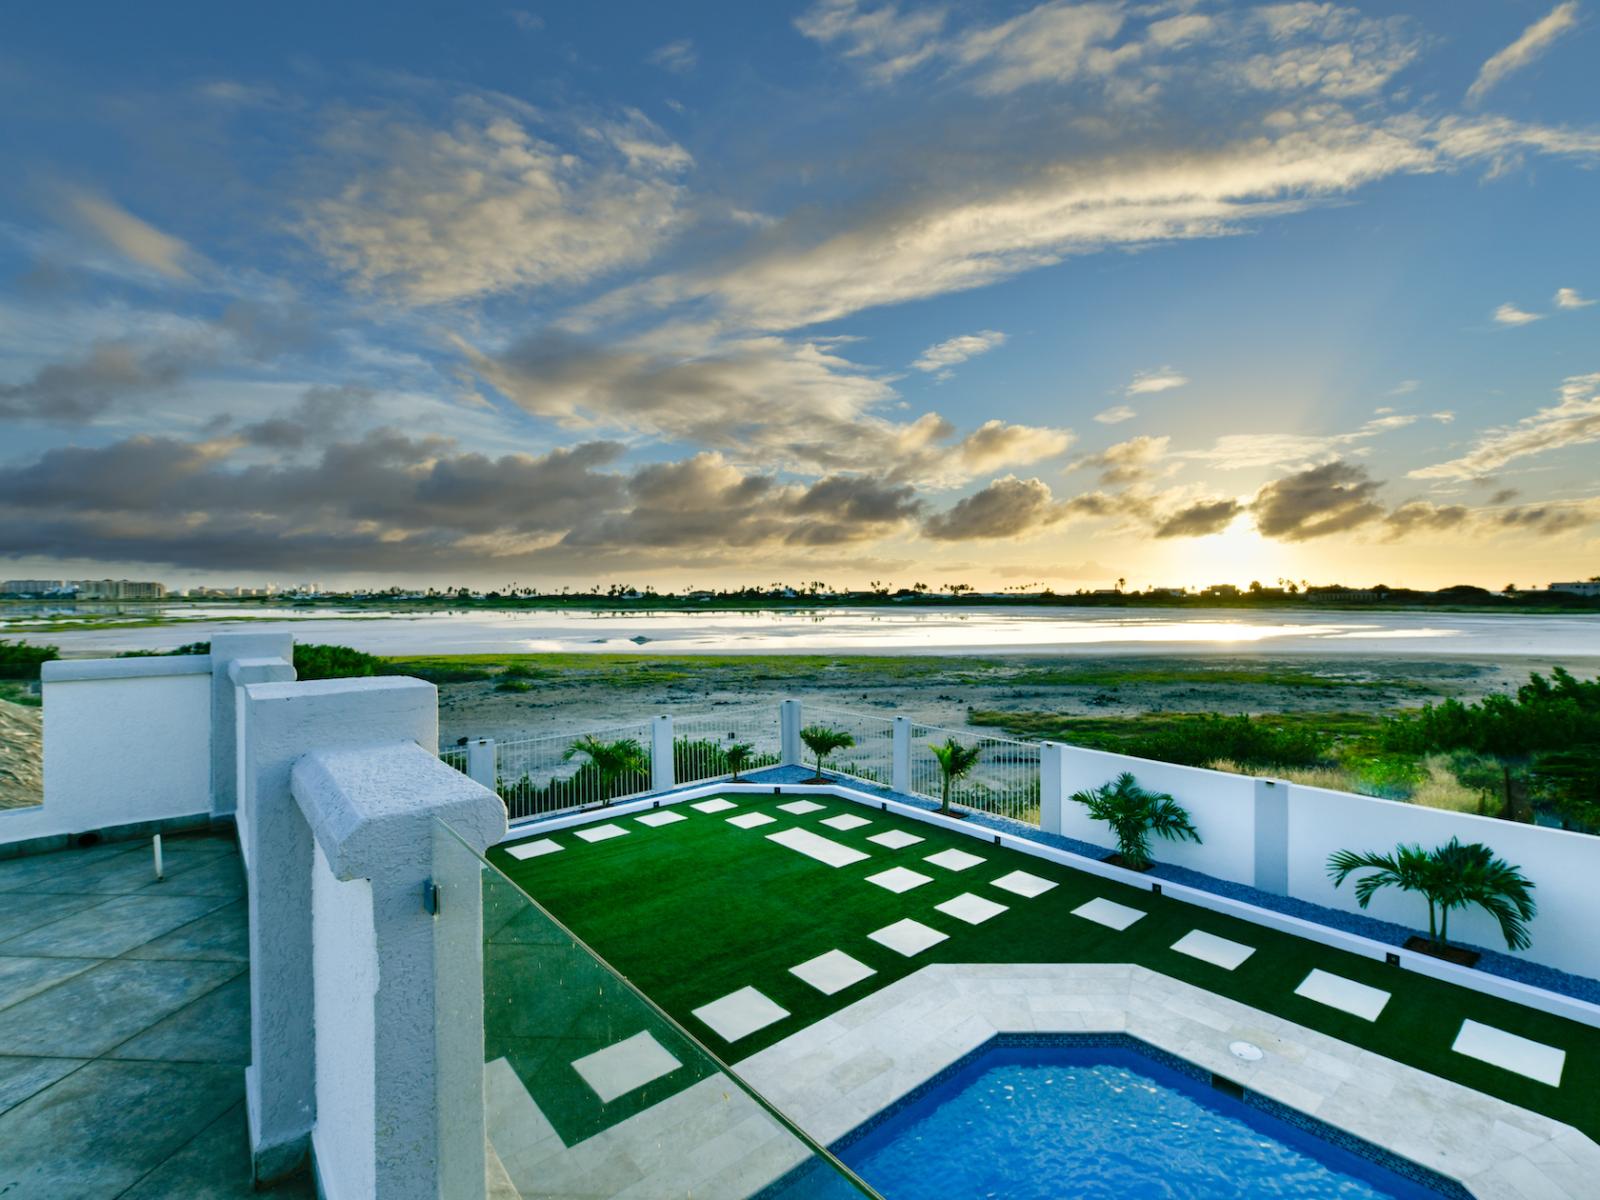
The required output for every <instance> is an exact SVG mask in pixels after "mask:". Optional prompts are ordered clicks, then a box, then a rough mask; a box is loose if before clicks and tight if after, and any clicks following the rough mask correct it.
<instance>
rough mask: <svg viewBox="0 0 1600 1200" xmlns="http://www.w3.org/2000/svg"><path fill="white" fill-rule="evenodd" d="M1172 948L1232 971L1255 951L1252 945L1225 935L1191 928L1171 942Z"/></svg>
mask: <svg viewBox="0 0 1600 1200" xmlns="http://www.w3.org/2000/svg"><path fill="white" fill-rule="evenodd" d="M1172 948H1173V949H1174V950H1176V951H1177V952H1178V953H1179V954H1187V955H1188V956H1189V957H1190V958H1198V959H1199V960H1200V961H1201V962H1207V963H1210V964H1211V965H1212V966H1214V967H1221V968H1222V969H1223V970H1224V971H1232V970H1234V969H1235V968H1236V967H1238V966H1239V964H1240V963H1242V962H1244V960H1245V959H1247V958H1249V957H1250V956H1251V955H1252V954H1254V953H1255V952H1256V948H1255V947H1254V946H1246V945H1245V944H1244V943H1243V942H1234V941H1229V940H1228V939H1227V938H1225V937H1218V936H1217V935H1216V934H1214V933H1207V932H1205V930H1203V929H1191V930H1190V931H1189V932H1188V933H1186V934H1184V935H1183V936H1182V937H1181V938H1179V939H1178V940H1177V941H1175V942H1173V943H1172Z"/></svg>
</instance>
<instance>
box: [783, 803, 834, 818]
mask: <svg viewBox="0 0 1600 1200" xmlns="http://www.w3.org/2000/svg"><path fill="white" fill-rule="evenodd" d="M778 807H779V808H781V809H782V810H783V811H784V812H786V813H790V814H792V815H794V816H797V817H803V816H805V815H806V814H807V813H814V812H821V811H822V810H823V809H824V808H826V807H828V806H827V805H826V804H818V803H817V802H816V801H815V800H791V801H789V803H787V804H780V805H778Z"/></svg>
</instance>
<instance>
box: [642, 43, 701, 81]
mask: <svg viewBox="0 0 1600 1200" xmlns="http://www.w3.org/2000/svg"><path fill="white" fill-rule="evenodd" d="M646 61H648V62H651V63H654V64H655V65H656V66H658V67H660V68H661V69H662V70H665V71H671V72H673V73H674V74H675V75H687V74H688V73H689V72H690V71H692V70H694V69H695V67H696V66H698V65H699V62H700V54H699V52H698V51H696V50H695V48H694V42H693V41H692V40H690V39H689V38H679V39H678V40H677V41H674V42H668V43H667V44H666V45H664V46H657V47H656V48H655V49H654V50H652V51H651V52H650V57H649V58H648V59H647V60H646Z"/></svg>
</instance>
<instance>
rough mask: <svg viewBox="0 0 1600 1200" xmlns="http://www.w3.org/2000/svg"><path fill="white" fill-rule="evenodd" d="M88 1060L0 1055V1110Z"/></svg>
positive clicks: (60, 1077)
mask: <svg viewBox="0 0 1600 1200" xmlns="http://www.w3.org/2000/svg"><path fill="white" fill-rule="evenodd" d="M88 1061H89V1060H88V1059H86V1058H16V1057H0V1113H4V1112H5V1111H6V1110H7V1109H9V1108H13V1107H15V1106H16V1105H18V1104H21V1103H22V1102H23V1101H24V1100H26V1099H27V1098H28V1097H29V1096H31V1095H33V1094H34V1093H35V1092H38V1091H42V1090H43V1089H45V1088H47V1087H49V1086H50V1085H51V1084H52V1083H54V1082H55V1081H56V1080H58V1079H62V1078H64V1077H66V1076H68V1075H70V1074H72V1072H74V1071H76V1070H77V1069H78V1068H79V1067H81V1066H83V1064H84V1063H86V1062H88Z"/></svg>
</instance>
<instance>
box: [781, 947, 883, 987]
mask: <svg viewBox="0 0 1600 1200" xmlns="http://www.w3.org/2000/svg"><path fill="white" fill-rule="evenodd" d="M789 973H790V974H791V975H797V976H799V977H800V978H801V979H803V980H804V981H805V982H806V983H809V984H810V985H811V986H812V987H814V988H816V989H817V991H819V992H821V993H822V994H823V995H824V996H831V995H833V994H834V993H835V992H842V991H844V989H845V988H847V987H849V986H850V985H851V984H853V983H860V982H861V981H862V980H863V979H866V978H868V977H869V976H872V975H876V974H877V971H875V970H873V969H872V968H871V967H869V966H867V964H866V963H864V962H861V961H860V960H858V959H854V958H851V957H850V956H849V955H848V954H846V953H845V952H844V951H843V950H829V951H828V952H827V953H826V954H819V955H817V957H815V958H812V959H807V960H806V961H805V962H803V963H801V964H800V965H799V966H798V967H790V968H789Z"/></svg>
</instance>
